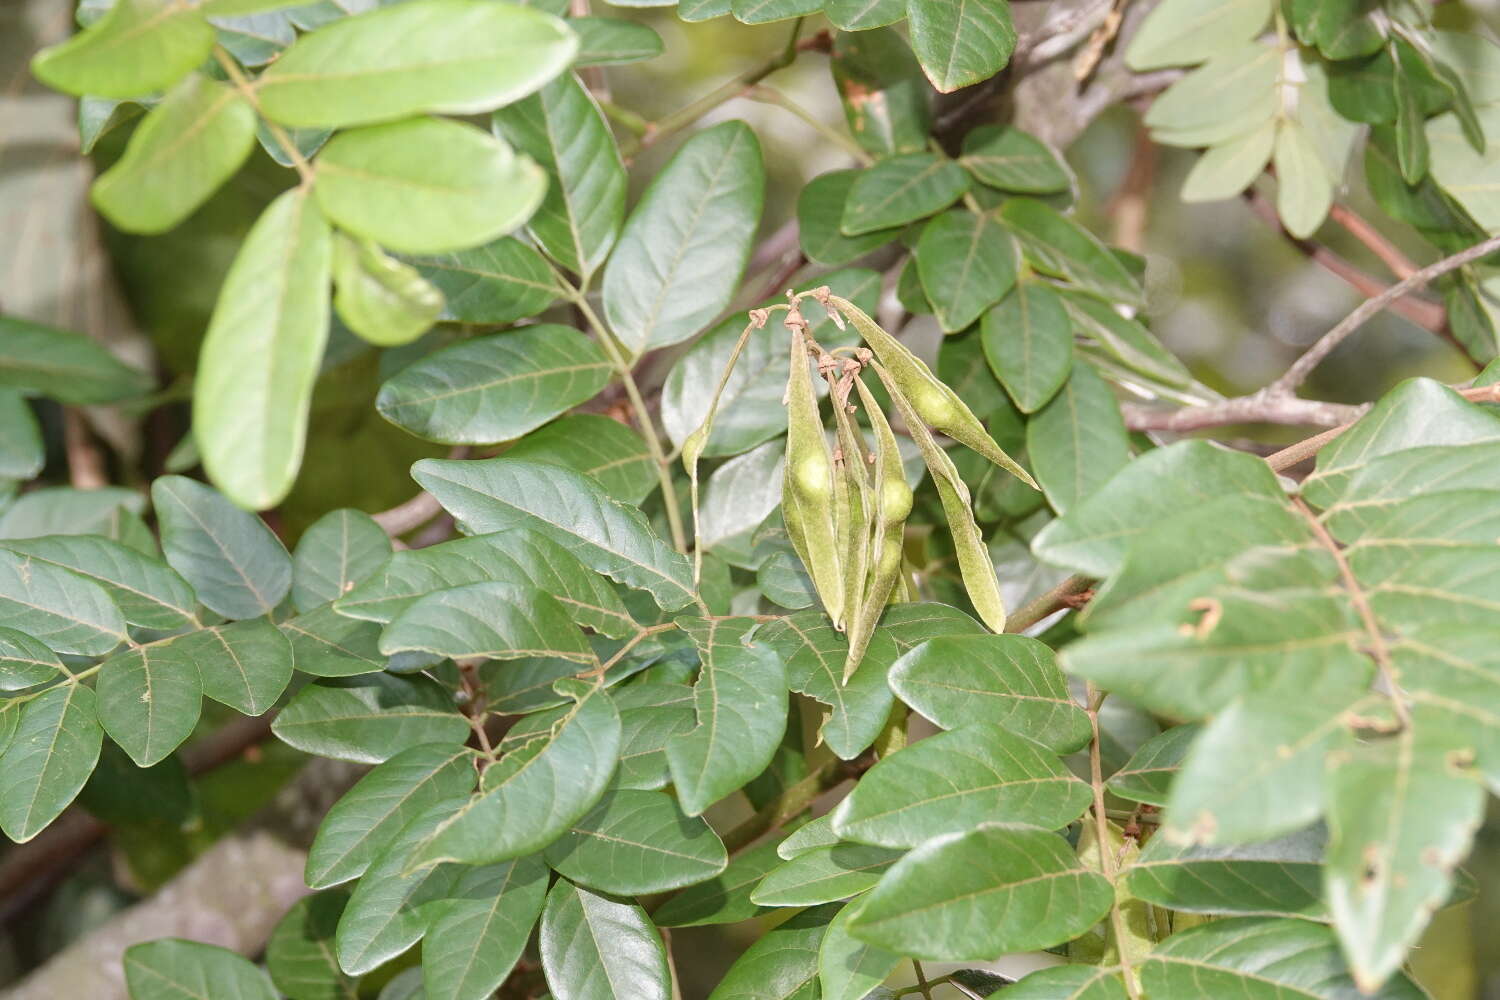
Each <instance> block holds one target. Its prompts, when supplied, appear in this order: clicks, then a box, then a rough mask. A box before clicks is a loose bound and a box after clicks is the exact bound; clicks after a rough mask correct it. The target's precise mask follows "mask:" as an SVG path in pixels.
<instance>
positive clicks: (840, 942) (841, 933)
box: [818, 906, 901, 1000]
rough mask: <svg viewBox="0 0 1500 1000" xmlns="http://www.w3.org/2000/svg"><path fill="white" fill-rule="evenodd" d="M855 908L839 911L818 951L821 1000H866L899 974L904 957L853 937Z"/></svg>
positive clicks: (845, 908) (847, 907)
mask: <svg viewBox="0 0 1500 1000" xmlns="http://www.w3.org/2000/svg"><path fill="white" fill-rule="evenodd" d="M853 915H854V907H852V906H846V907H844V908H843V909H842V910H840V911H839V915H838V916H837V917H834V918H833V922H832V923H830V924H829V925H828V932H827V933H826V934H824V935H823V944H822V946H821V947H819V949H818V986H819V990H820V995H819V1000H866V998H868V997H869V996H870V994H871V992H872V991H873V990H874V989H875V988H876V987H878V986H880V985H881V984H882V983H884V982H885V981H886V979H887V978H889V977H890V974H891V973H892V972H895V971H896V966H898V965H900V964H901V956H900V955H898V954H895V953H893V952H889V951H886V950H885V949H884V948H880V947H877V946H876V945H873V944H867V943H865V942H864V941H861V940H859V939H858V938H856V937H854V936H853V935H852V934H850V933H849V918H850V917H852V916H853Z"/></svg>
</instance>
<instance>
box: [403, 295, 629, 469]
mask: <svg viewBox="0 0 1500 1000" xmlns="http://www.w3.org/2000/svg"><path fill="white" fill-rule="evenodd" d="M612 371H613V369H612V368H611V366H610V363H609V360H608V359H607V358H605V356H604V352H603V351H601V350H600V349H599V348H598V347H597V346H595V344H594V342H593V341H591V340H589V339H588V338H587V337H585V336H584V335H583V334H581V333H579V332H578V331H577V330H573V329H571V328H569V327H566V326H558V325H556V324H553V323H544V324H540V325H538V326H529V327H525V328H524V329H521V330H516V331H513V332H511V333H499V334H495V335H494V336H492V337H479V338H477V339H475V340H466V341H463V342H462V343H458V344H454V345H453V346H451V347H446V348H444V349H443V350H441V351H437V352H436V353H433V354H430V355H428V356H427V357H425V358H422V359H421V360H420V361H418V362H416V363H415V364H412V365H409V366H407V367H406V368H403V369H402V370H401V372H400V373H399V374H397V375H396V376H395V377H393V378H390V379H387V380H386V382H385V384H384V385H382V386H381V387H380V395H379V396H377V397H376V399H375V407H376V409H378V410H379V411H380V414H381V416H383V417H385V418H386V419H387V420H389V421H390V422H391V423H393V424H396V425H397V426H400V427H404V428H405V429H406V430H408V431H411V432H412V433H413V434H415V435H417V436H418V437H423V438H426V439H428V440H429V441H440V442H442V443H444V444H493V443H495V442H499V441H509V440H511V439H512V438H518V437H520V436H522V435H523V434H525V433H526V432H527V431H531V430H534V429H536V428H537V427H540V426H541V425H542V424H544V423H546V422H547V421H549V420H551V419H552V418H553V417H556V416H558V415H559V414H561V413H564V412H566V411H567V410H569V409H571V408H572V407H574V406H576V405H577V404H579V403H581V402H583V401H584V400H586V399H589V398H591V397H592V396H593V395H594V394H595V393H597V392H598V391H599V390H600V389H602V388H604V385H605V383H607V382H608V381H609V379H610V375H611V373H612Z"/></svg>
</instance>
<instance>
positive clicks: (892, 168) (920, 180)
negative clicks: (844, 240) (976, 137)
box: [839, 153, 969, 236]
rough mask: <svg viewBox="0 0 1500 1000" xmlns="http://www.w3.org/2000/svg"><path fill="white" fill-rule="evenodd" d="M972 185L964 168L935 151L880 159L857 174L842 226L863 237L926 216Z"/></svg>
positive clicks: (938, 210)
mask: <svg viewBox="0 0 1500 1000" xmlns="http://www.w3.org/2000/svg"><path fill="white" fill-rule="evenodd" d="M968 187H969V175H968V174H966V173H964V168H963V167H960V166H959V165H958V164H957V163H954V162H953V161H952V160H950V159H948V158H947V157H945V156H939V155H938V154H936V153H907V154H904V155H900V156H891V157H887V158H886V159H883V160H881V161H880V162H878V163H876V164H875V166H873V167H870V168H868V169H867V170H864V171H862V172H861V173H860V175H859V176H858V177H857V178H855V180H854V184H853V186H851V187H850V189H849V194H848V197H847V198H846V199H845V201H844V216H843V220H842V221H841V222H840V224H839V228H840V229H841V230H842V231H843V233H844V235H846V236H860V235H863V234H864V233H873V232H876V231H878V230H881V229H889V228H891V227H892V226H904V225H906V223H908V222H915V221H916V220H918V219H922V218H926V217H927V216H929V215H933V214H935V213H937V212H941V211H942V210H943V209H945V208H947V207H948V206H949V205H951V204H953V203H954V202H955V201H957V200H958V199H959V198H961V197H963V194H964V192H965V191H966V190H968Z"/></svg>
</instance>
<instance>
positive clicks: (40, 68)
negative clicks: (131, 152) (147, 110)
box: [31, 0, 214, 97]
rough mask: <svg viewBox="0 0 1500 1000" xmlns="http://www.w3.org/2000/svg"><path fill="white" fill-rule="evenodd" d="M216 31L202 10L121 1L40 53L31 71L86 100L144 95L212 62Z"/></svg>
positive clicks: (147, 0) (158, 1)
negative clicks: (99, 17) (93, 22)
mask: <svg viewBox="0 0 1500 1000" xmlns="http://www.w3.org/2000/svg"><path fill="white" fill-rule="evenodd" d="M213 45H214V29H213V28H212V27H210V26H209V24H208V22H207V21H205V20H204V19H203V14H202V12H201V11H199V10H197V9H196V8H194V7H187V6H183V5H180V4H177V3H173V2H171V0H117V2H116V3H115V4H114V5H113V6H112V7H110V8H109V11H108V13H106V14H105V15H104V17H102V18H101V19H100V20H99V21H97V22H96V23H95V24H93V25H91V26H90V27H89V28H87V29H85V30H83V31H81V32H79V33H78V34H76V35H74V36H73V37H72V38H69V39H68V40H67V41H65V42H62V43H61V44H58V45H53V46H51V47H49V48H45V49H43V50H42V51H41V52H38V53H37V54H36V56H35V57H34V58H33V59H32V60H31V72H32V73H34V74H36V78H37V79H38V80H41V81H42V82H43V83H45V84H46V85H47V86H49V87H51V88H53V89H54V90H61V91H63V92H64V93H68V94H73V95H76V96H78V97H82V96H83V95H85V94H90V95H93V96H94V97H139V96H140V95H142V94H149V93H151V92H152V91H157V90H166V89H167V88H168V87H170V86H172V84H174V83H176V82H177V81H178V80H180V79H182V78H183V77H184V76H186V75H187V74H188V73H189V72H190V71H191V70H193V69H194V68H195V67H196V66H198V65H199V64H200V63H202V62H203V60H205V59H207V58H208V54H209V51H210V50H211V49H212V48H213Z"/></svg>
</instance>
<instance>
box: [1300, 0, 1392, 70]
mask: <svg viewBox="0 0 1500 1000" xmlns="http://www.w3.org/2000/svg"><path fill="white" fill-rule="evenodd" d="M1374 6H1375V5H1374V4H1372V3H1369V2H1368V0H1296V2H1294V3H1292V4H1291V5H1290V6H1289V9H1288V15H1289V18H1290V20H1291V22H1292V27H1293V28H1295V29H1296V32H1297V37H1298V38H1299V39H1300V40H1301V41H1302V42H1303V43H1304V44H1307V45H1316V46H1317V47H1318V49H1319V51H1321V52H1322V53H1323V55H1325V56H1327V57H1328V58H1329V59H1352V58H1357V57H1359V56H1367V55H1370V54H1371V53H1373V52H1375V51H1376V50H1377V49H1379V48H1380V47H1381V44H1382V43H1383V42H1384V41H1385V32H1384V30H1382V28H1381V27H1380V26H1379V25H1377V24H1376V22H1375V20H1374V18H1372V17H1371V16H1370V14H1371V12H1372V10H1373V9H1374Z"/></svg>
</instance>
